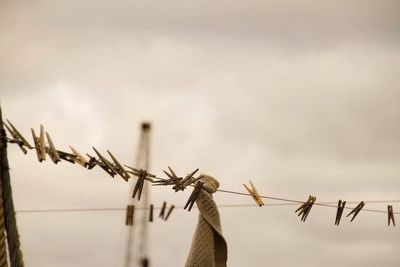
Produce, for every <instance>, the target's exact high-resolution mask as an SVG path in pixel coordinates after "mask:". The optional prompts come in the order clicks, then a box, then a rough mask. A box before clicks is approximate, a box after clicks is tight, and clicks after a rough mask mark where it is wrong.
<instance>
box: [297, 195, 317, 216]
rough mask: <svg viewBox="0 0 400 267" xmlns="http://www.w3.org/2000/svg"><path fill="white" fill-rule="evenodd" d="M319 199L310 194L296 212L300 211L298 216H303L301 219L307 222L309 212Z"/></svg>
mask: <svg viewBox="0 0 400 267" xmlns="http://www.w3.org/2000/svg"><path fill="white" fill-rule="evenodd" d="M316 200H317V198H316V197H313V196H311V195H310V196H309V197H308V200H307V201H306V202H304V203H303V204H302V205H301V206H300V207H299V208H298V209H297V210H296V211H295V212H298V211H299V214H298V216H300V215H302V216H301V221H303V222H305V221H306V219H307V216H308V214H309V213H310V211H311V208H312V206H313V205H314V203H315V201H316Z"/></svg>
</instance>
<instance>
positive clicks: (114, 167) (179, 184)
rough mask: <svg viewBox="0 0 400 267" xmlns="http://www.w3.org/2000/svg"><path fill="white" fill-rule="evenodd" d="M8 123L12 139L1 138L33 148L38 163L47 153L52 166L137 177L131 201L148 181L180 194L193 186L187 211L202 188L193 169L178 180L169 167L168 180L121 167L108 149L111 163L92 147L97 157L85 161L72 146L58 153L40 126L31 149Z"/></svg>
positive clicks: (138, 195) (127, 167) (21, 146)
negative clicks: (76, 166)
mask: <svg viewBox="0 0 400 267" xmlns="http://www.w3.org/2000/svg"><path fill="white" fill-rule="evenodd" d="M7 123H8V124H7ZM7 123H5V122H4V126H5V127H6V129H7V130H8V132H9V133H10V134H11V136H12V138H7V136H6V134H4V136H3V139H4V140H5V141H6V142H9V143H16V144H18V146H19V147H20V148H21V150H22V151H23V152H24V154H26V153H27V151H28V149H35V150H36V154H37V158H38V160H39V162H43V161H45V160H46V154H48V155H49V157H50V158H51V160H52V161H53V162H54V163H55V164H57V163H58V162H60V161H61V160H65V161H68V162H70V163H73V164H75V163H78V164H80V165H82V166H83V167H84V168H87V169H92V168H94V167H95V166H99V167H100V168H102V169H103V170H104V171H105V172H106V173H108V174H109V175H110V176H111V177H114V176H115V175H119V176H121V177H122V178H123V179H124V180H125V181H128V180H129V178H130V175H133V176H136V177H137V181H136V183H135V187H134V189H133V194H132V198H135V197H136V195H137V197H138V200H140V197H141V195H142V191H143V186H144V183H145V181H148V182H151V183H152V184H153V185H172V188H173V189H174V190H175V192H177V191H183V190H185V189H186V187H188V186H191V185H194V190H193V193H192V194H191V195H190V198H189V200H188V202H187V203H186V206H187V207H189V211H190V210H191V208H192V206H193V204H194V202H195V200H196V198H197V196H198V194H199V192H200V190H201V188H202V183H201V182H198V180H199V179H201V178H202V176H199V177H197V178H196V177H194V175H195V174H196V173H197V172H198V170H199V169H196V170H194V171H193V172H191V173H189V174H188V175H186V176H185V177H179V176H177V175H176V173H175V172H174V171H173V169H172V168H171V167H168V169H169V171H170V173H168V172H167V171H164V173H165V174H166V175H167V178H159V177H157V176H156V175H154V174H151V173H148V172H147V170H142V169H135V168H133V167H131V166H128V165H122V164H121V163H120V162H119V161H118V160H117V158H116V157H115V156H114V155H113V154H112V153H111V152H110V151H109V150H107V153H108V154H109V156H110V158H111V160H108V159H107V158H106V157H104V156H103V155H102V154H101V153H100V152H99V151H98V150H97V149H96V148H95V147H93V150H94V152H95V153H96V155H97V158H96V157H93V156H91V155H89V154H86V155H87V156H88V157H89V159H86V158H85V157H84V156H83V155H82V154H81V153H79V152H78V150H76V149H75V148H73V147H72V146H70V149H71V151H72V153H67V152H64V151H61V150H57V149H56V147H55V145H54V143H53V140H52V139H51V137H50V134H49V133H48V132H45V131H44V128H43V126H42V125H41V126H40V133H39V136H37V135H36V132H35V130H34V129H31V131H32V137H33V141H34V146H31V145H30V144H29V142H28V141H27V140H26V139H25V138H24V137H23V136H22V134H21V133H20V132H19V131H18V130H17V128H16V127H15V126H14V125H13V124H12V123H11V122H10V121H9V120H7ZM0 138H1V137H0ZM46 139H47V142H46ZM132 212H133V211H132Z"/></svg>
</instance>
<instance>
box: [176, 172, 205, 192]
mask: <svg viewBox="0 0 400 267" xmlns="http://www.w3.org/2000/svg"><path fill="white" fill-rule="evenodd" d="M198 171H199V169H198V168H197V169H196V170H194V171H193V172H191V173H189V174H188V175H186V176H185V178H183V179H182V181H180V184H182V185H181V188H183V189H182V191H183V190H184V189H185V188H186V187H187V186H189V185H191V184H195V183H196V182H197V181H198V180H200V179H201V178H203V175H200V176H199V177H197V178H194V177H193V176H194V175H195V174H196V172H198Z"/></svg>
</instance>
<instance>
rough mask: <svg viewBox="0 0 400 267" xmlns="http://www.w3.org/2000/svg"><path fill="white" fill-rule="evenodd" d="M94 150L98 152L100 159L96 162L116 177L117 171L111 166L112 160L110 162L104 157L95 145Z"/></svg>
mask: <svg viewBox="0 0 400 267" xmlns="http://www.w3.org/2000/svg"><path fill="white" fill-rule="evenodd" d="M93 150H94V152H96V154H97V156H99V159H100V161H98V162H96V163H97V165H99V166H100V167H101V168H102V169H103V170H105V171H106V172H107V173H108V174H109V175H111V177H114V176H115V175H116V174H117V172H116V171H115V170H114V168H113V167H112V166H111V162H109V161H108V160H107V159H106V158H105V157H103V156H102V155H101V154H100V152H99V151H97V149H96V148H95V147H93Z"/></svg>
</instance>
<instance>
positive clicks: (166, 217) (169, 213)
mask: <svg viewBox="0 0 400 267" xmlns="http://www.w3.org/2000/svg"><path fill="white" fill-rule="evenodd" d="M174 208H175V206H174V205H171V207H170V208H169V210H168V212H167V216H165V221H166V220H168V218H169V215H171V212H172V211H173V209H174Z"/></svg>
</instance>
